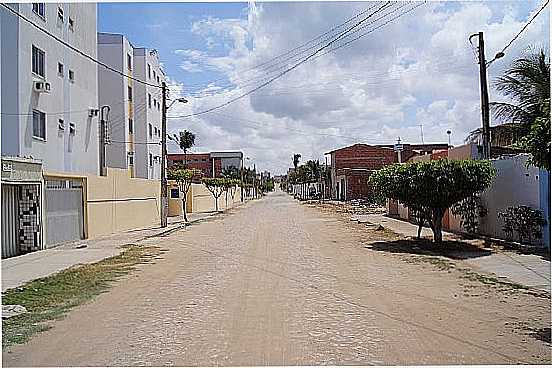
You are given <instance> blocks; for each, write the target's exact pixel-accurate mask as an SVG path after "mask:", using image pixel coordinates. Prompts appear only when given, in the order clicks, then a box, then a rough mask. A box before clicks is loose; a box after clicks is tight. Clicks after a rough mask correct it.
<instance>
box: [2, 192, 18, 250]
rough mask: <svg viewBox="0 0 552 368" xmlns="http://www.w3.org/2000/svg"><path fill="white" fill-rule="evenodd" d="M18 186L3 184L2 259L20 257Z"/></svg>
mask: <svg viewBox="0 0 552 368" xmlns="http://www.w3.org/2000/svg"><path fill="white" fill-rule="evenodd" d="M18 189H19V187H17V186H16V185H8V184H2V258H8V257H13V256H17V255H19V253H20V251H19V205H18V204H19V200H18V195H17V193H18Z"/></svg>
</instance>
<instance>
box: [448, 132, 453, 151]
mask: <svg viewBox="0 0 552 368" xmlns="http://www.w3.org/2000/svg"><path fill="white" fill-rule="evenodd" d="M451 134H452V132H451V131H450V130H447V135H448V142H449V147H450V135H451Z"/></svg>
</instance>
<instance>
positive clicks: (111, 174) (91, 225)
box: [85, 168, 161, 238]
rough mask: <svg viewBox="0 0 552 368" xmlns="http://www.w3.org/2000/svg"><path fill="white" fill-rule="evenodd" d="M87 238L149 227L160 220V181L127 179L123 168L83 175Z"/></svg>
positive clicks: (127, 176)
mask: <svg viewBox="0 0 552 368" xmlns="http://www.w3.org/2000/svg"><path fill="white" fill-rule="evenodd" d="M86 181H87V185H86V202H85V204H86V213H87V234H88V237H89V238H95V237H97V236H100V235H106V234H111V233H114V232H118V231H124V230H131V229H138V228H145V227H151V226H153V225H156V224H158V222H159V221H160V216H159V204H160V200H159V197H160V191H161V187H160V185H161V184H160V181H157V180H148V179H140V178H131V177H130V176H129V173H128V171H127V170H125V169H114V168H108V169H107V176H97V175H88V176H87V177H86Z"/></svg>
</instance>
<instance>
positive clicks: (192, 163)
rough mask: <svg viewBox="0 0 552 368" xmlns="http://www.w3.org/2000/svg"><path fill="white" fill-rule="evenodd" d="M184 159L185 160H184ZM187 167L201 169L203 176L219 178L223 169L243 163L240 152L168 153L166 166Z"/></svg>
mask: <svg viewBox="0 0 552 368" xmlns="http://www.w3.org/2000/svg"><path fill="white" fill-rule="evenodd" d="M184 161H186V162H184ZM184 164H186V167H187V168H189V169H197V170H201V172H202V174H203V176H204V177H208V178H219V177H221V176H222V173H223V170H225V169H229V168H230V167H235V168H236V169H241V168H242V164H243V153H242V152H236V151H233V152H221V151H219V152H209V153H188V154H186V155H184V154H183V153H169V154H168V155H167V166H169V167H171V166H182V165H184Z"/></svg>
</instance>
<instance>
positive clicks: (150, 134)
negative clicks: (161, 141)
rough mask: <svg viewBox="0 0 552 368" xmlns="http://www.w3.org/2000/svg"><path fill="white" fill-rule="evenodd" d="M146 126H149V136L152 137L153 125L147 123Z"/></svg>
mask: <svg viewBox="0 0 552 368" xmlns="http://www.w3.org/2000/svg"><path fill="white" fill-rule="evenodd" d="M148 126H149V137H150V138H151V137H152V134H153V133H152V130H153V127H152V125H151V124H148Z"/></svg>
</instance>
